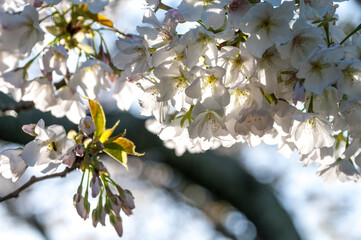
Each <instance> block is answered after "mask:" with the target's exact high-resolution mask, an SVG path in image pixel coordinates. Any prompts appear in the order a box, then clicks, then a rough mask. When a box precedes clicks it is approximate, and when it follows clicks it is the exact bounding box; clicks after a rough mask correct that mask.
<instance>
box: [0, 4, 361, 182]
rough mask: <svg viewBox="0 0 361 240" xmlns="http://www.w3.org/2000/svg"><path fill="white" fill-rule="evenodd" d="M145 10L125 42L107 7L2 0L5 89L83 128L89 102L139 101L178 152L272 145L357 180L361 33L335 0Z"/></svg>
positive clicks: (153, 127)
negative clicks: (341, 16)
mask: <svg viewBox="0 0 361 240" xmlns="http://www.w3.org/2000/svg"><path fill="white" fill-rule="evenodd" d="M147 2H148V7H147V9H146V11H145V14H144V18H143V23H144V24H146V25H145V26H141V27H138V28H137V31H138V34H123V33H121V32H120V31H118V30H117V29H115V28H114V27H113V24H112V21H111V20H109V19H108V18H106V17H105V16H104V15H102V14H100V13H99V12H101V11H102V10H103V9H104V8H106V7H107V4H108V3H109V1H108V0H97V1H85V0H82V1H80V0H68V1H66V0H63V1H61V0H44V1H40V0H31V1H21V0H19V1H8V0H6V1H5V4H4V6H3V9H2V10H0V55H1V58H0V91H1V92H3V93H6V94H9V95H11V96H12V97H13V99H14V100H16V101H32V102H33V103H34V106H35V108H37V109H39V110H41V111H50V112H51V113H52V114H53V115H54V116H56V117H63V116H66V117H67V118H68V119H69V120H70V121H73V122H75V123H78V122H79V121H80V120H81V119H83V118H84V117H85V115H86V110H87V109H88V105H87V101H86V100H84V99H82V97H81V96H84V97H86V98H89V99H92V100H95V99H98V97H99V95H100V94H101V93H104V92H105V93H107V94H111V96H112V97H113V99H114V100H115V102H116V104H117V106H118V107H119V109H121V110H129V107H130V105H131V104H132V101H133V99H134V100H135V99H137V100H138V101H139V104H140V106H141V108H142V110H141V112H140V114H141V115H145V116H154V117H155V119H154V120H149V121H148V122H147V128H148V129H149V130H150V131H152V132H154V133H156V134H158V135H159V137H160V138H161V139H162V140H163V141H164V144H165V145H166V146H167V147H169V148H173V149H175V151H176V153H177V154H178V155H182V154H183V153H184V152H185V151H189V152H192V153H194V152H203V151H206V150H208V149H216V148H218V147H220V146H223V147H230V146H232V145H234V144H235V143H238V142H242V143H243V142H246V143H248V144H249V145H250V146H256V145H258V144H260V143H261V142H265V143H267V144H277V145H278V151H279V152H281V153H282V154H284V155H286V156H290V154H291V153H293V152H294V151H295V150H296V151H297V152H298V153H299V154H300V155H301V161H303V162H304V163H305V165H307V164H310V163H316V164H317V165H318V166H319V172H318V173H319V174H320V175H321V176H322V177H323V178H324V179H326V180H328V181H333V180H336V179H339V180H341V181H347V180H354V181H356V180H358V179H359V178H360V173H359V166H361V155H360V150H359V149H360V138H361V130H360V128H359V122H360V120H361V107H360V106H361V102H360V101H361V98H360V96H361V94H360V93H361V87H360V86H361V85H360V81H361V35H360V32H359V30H360V28H361V27H360V26H359V27H358V28H356V29H355V30H354V31H353V32H351V33H350V34H346V33H344V31H343V30H342V29H341V28H340V27H339V26H338V25H337V22H338V16H337V14H336V10H337V7H338V5H337V4H335V3H334V2H336V1H331V0H324V1H318V0H308V1H305V0H295V1H281V0H265V1H259V0H253V1H251V0H225V1H220V0H211V1H209V0H207V1H205V0H204V1H197V0H183V1H180V4H179V5H178V6H177V7H170V6H167V5H166V4H164V3H162V2H161V1H158V0H148V1H147ZM338 2H341V1H338ZM26 3H28V4H27V5H25V6H24V4H26ZM162 12H163V13H164V14H162ZM160 19H161V20H160ZM184 23H193V25H194V27H192V28H190V29H187V30H186V31H185V32H184V28H182V27H183V26H184ZM182 29H183V30H182ZM104 31H109V32H111V33H112V34H116V35H117V36H118V37H119V39H118V40H117V41H116V42H115V43H113V44H114V45H116V48H117V52H115V53H113V52H109V50H108V49H109V48H108V46H107V43H106V41H105V39H104V37H103V34H104ZM182 32H184V33H182ZM108 44H109V43H108ZM34 67H38V68H39V69H40V71H38V74H37V75H36V76H31V74H30V70H31V69H32V68H34ZM33 75H34V74H33ZM29 76H31V77H29ZM39 126H43V125H41V123H39ZM38 128H40V127H38ZM34 144H35V143H33V145H34ZM24 150H25V149H24ZM39 150H40V148H39ZM37 154H40V153H37ZM25 158H26V157H25ZM24 160H25V159H24ZM58 160H59V159H58ZM29 164H30V163H29ZM32 164H34V162H33V163H32ZM44 169H45V168H44ZM44 169H43V170H44ZM50 169H52V165H51V166H50Z"/></svg>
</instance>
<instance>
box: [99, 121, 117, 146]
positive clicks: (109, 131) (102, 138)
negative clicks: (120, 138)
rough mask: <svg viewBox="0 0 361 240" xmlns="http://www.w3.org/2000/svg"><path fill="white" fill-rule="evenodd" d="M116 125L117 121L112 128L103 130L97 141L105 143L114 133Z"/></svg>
mask: <svg viewBox="0 0 361 240" xmlns="http://www.w3.org/2000/svg"><path fill="white" fill-rule="evenodd" d="M118 124H119V120H118V121H117V122H116V123H115V124H114V126H113V127H112V128H110V129H107V130H105V131H104V132H103V133H102V135H101V136H100V138H99V141H100V142H101V143H104V142H105V141H107V140H108V138H109V137H110V136H111V135H112V134H113V132H114V130H115V128H116V127H117V126H118Z"/></svg>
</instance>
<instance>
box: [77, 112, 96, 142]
mask: <svg viewBox="0 0 361 240" xmlns="http://www.w3.org/2000/svg"><path fill="white" fill-rule="evenodd" d="M79 129H80V130H81V131H82V132H83V133H84V134H85V135H86V136H88V137H89V136H90V135H91V134H93V133H94V132H95V125H94V122H93V119H92V118H91V117H89V116H86V117H83V118H82V119H80V123H79Z"/></svg>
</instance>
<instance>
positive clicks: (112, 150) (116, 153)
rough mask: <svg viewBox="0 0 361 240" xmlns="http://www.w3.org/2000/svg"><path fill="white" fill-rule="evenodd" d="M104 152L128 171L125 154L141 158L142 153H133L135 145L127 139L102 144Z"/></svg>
mask: <svg viewBox="0 0 361 240" xmlns="http://www.w3.org/2000/svg"><path fill="white" fill-rule="evenodd" d="M104 152H105V153H107V154H108V155H109V156H111V157H112V158H114V159H115V160H117V161H119V162H121V163H122V164H123V165H124V166H125V168H126V169H128V166H127V161H128V157H127V154H131V155H135V156H142V155H144V154H143V153H137V152H136V151H135V145H134V143H133V142H132V141H130V140H129V139H126V138H123V137H118V138H116V139H114V140H112V141H107V142H104Z"/></svg>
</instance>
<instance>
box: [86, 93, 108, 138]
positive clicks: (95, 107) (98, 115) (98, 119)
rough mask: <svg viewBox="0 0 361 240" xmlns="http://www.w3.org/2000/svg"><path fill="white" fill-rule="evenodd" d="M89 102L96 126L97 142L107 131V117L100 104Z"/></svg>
mask: <svg viewBox="0 0 361 240" xmlns="http://www.w3.org/2000/svg"><path fill="white" fill-rule="evenodd" d="M88 100H89V108H90V114H91V116H92V119H93V122H94V124H95V133H94V136H95V140H96V139H99V138H100V136H101V135H102V133H103V132H104V130H105V115H104V111H103V108H102V106H100V104H99V103H97V102H95V101H93V100H91V99H88Z"/></svg>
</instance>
